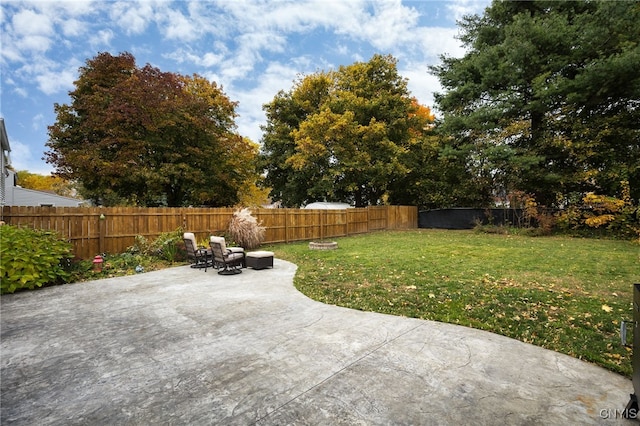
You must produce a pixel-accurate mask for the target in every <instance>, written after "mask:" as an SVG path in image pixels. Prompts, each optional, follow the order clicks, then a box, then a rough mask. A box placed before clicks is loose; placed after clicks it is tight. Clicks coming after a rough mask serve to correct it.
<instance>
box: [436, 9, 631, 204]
mask: <svg viewBox="0 0 640 426" xmlns="http://www.w3.org/2000/svg"><path fill="white" fill-rule="evenodd" d="M639 19H640V4H639V3H638V2H607V1H588V2H573V1H561V2H556V1H529V2H498V1H496V2H494V3H492V5H491V6H490V7H489V8H487V9H486V10H485V13H484V15H483V16H471V17H465V18H464V19H463V21H462V22H461V23H460V26H461V30H462V35H461V37H460V38H461V40H462V42H463V43H464V45H465V46H466V47H467V49H468V53H467V54H466V55H465V56H464V57H462V58H450V57H443V58H442V64H441V65H438V66H434V67H432V68H431V70H432V72H433V73H434V74H435V75H436V76H437V77H438V78H439V80H440V82H441V83H442V86H443V87H444V88H445V90H446V91H445V92H444V93H441V94H437V96H436V102H437V104H438V107H439V109H440V110H441V111H443V113H444V120H443V131H444V132H445V133H446V134H448V135H449V136H451V139H450V140H449V150H451V151H452V152H456V153H457V154H459V155H460V158H461V161H462V162H463V164H465V167H466V168H467V169H468V170H469V171H470V172H471V173H472V174H473V175H474V176H476V177H480V178H482V177H483V176H484V177H485V178H486V181H487V185H489V186H490V189H491V191H492V192H494V193H500V192H505V191H506V192H508V191H513V190H523V191H525V192H527V193H531V194H533V195H534V196H535V197H536V199H538V200H539V201H540V202H542V203H543V204H546V205H552V204H554V203H555V202H557V201H562V202H564V201H565V200H566V199H567V198H568V196H569V194H571V193H573V192H581V193H584V192H587V191H593V190H596V191H599V192H600V193H605V194H607V195H616V193H617V192H620V191H621V188H622V187H621V184H620V182H621V181H625V180H629V181H633V182H636V183H635V186H634V187H633V188H632V189H631V192H632V196H633V197H634V198H636V199H637V198H638V197H639V196H640V183H638V182H640V169H639V167H640V166H638V165H639V164H640V143H639V142H640V108H639V107H640V74H638V72H637V70H638V69H640V46H639V44H638V43H639V40H640V26H639V25H638V24H637V23H638V22H639Z"/></svg>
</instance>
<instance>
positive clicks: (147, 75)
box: [46, 53, 257, 206]
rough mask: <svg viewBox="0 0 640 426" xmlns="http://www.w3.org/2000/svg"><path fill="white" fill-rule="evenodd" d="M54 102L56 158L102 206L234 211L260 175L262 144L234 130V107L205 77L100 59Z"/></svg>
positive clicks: (124, 59) (62, 172) (130, 60)
mask: <svg viewBox="0 0 640 426" xmlns="http://www.w3.org/2000/svg"><path fill="white" fill-rule="evenodd" d="M75 86H76V87H75V90H73V91H71V92H70V93H69V96H70V97H71V103H70V104H69V105H58V104H56V105H55V111H56V114H57V120H56V123H55V124H54V125H52V126H50V127H49V141H48V143H47V146H48V147H49V148H50V150H49V151H48V152H47V153H46V156H47V157H46V158H47V161H48V162H49V163H51V164H53V165H54V166H55V167H56V174H58V175H59V176H61V177H63V178H66V179H70V180H76V181H78V182H80V183H81V188H82V190H81V191H82V194H83V195H84V196H85V198H88V199H92V200H94V202H96V203H99V204H103V205H115V204H128V205H139V206H157V205H167V206H184V205H210V206H226V205H232V204H234V203H236V202H237V201H238V192H239V190H240V188H241V186H242V185H245V184H246V182H247V181H248V180H250V177H251V176H255V165H254V161H255V156H256V155H257V146H255V145H254V144H252V143H250V142H249V141H248V140H246V139H244V138H242V137H240V136H239V135H238V134H236V132H235V122H234V120H235V116H236V113H235V106H236V105H235V103H234V102H232V101H231V100H229V98H228V97H227V96H226V95H225V94H224V93H223V92H222V90H221V89H220V88H218V87H217V85H216V84H215V83H210V82H209V81H207V80H206V79H204V78H202V77H200V76H197V75H194V76H182V75H179V74H175V73H169V72H162V71H160V70H159V69H157V68H154V67H151V66H150V65H146V66H145V67H142V68H139V67H137V66H136V64H135V59H134V57H133V56H132V55H131V54H128V53H124V54H121V55H119V56H112V55H110V54H108V53H101V54H99V55H97V56H96V57H95V58H93V59H90V60H88V61H87V63H86V66H84V67H82V68H81V69H80V76H79V78H78V80H77V81H76V82H75Z"/></svg>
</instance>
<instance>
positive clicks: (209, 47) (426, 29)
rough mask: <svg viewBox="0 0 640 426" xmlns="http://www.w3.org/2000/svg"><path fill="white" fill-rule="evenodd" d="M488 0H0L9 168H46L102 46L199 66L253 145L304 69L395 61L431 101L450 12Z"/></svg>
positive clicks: (166, 65)
mask: <svg viewBox="0 0 640 426" xmlns="http://www.w3.org/2000/svg"><path fill="white" fill-rule="evenodd" d="M489 3H490V0H449V1H435V0H434V1H430V0H423V1H415V0H414V1H406V0H405V1H401V0H292V1H289V0H211V1H205V0H197V1H185V0H182V1H168V0H150V1H105V0H102V1H84V0H73V1H64V0H63V1H60V0H57V1H52V0H47V1H12V0H1V6H0V7H1V9H0V23H1V25H2V28H1V33H2V40H1V43H2V44H1V47H0V52H1V53H0V67H1V68H0V72H1V77H0V78H1V92H0V96H1V105H0V116H2V117H3V118H4V121H5V125H6V128H7V134H8V136H9V141H10V144H11V148H12V152H11V160H12V164H13V166H14V168H16V169H17V170H29V171H30V172H32V173H42V174H48V173H50V172H51V171H53V168H52V167H51V165H49V164H47V163H46V162H45V161H44V160H42V157H43V156H44V152H45V150H46V146H45V144H46V142H47V126H49V125H51V124H53V123H54V122H55V114H54V110H53V106H54V103H59V104H68V103H69V102H70V99H69V96H68V92H69V91H71V90H73V88H74V86H73V82H74V80H76V78H77V76H78V68H79V67H81V66H82V65H84V64H85V62H86V61H87V59H90V58H93V57H94V56H96V55H97V54H98V53H99V52H110V53H111V54H114V55H117V54H119V53H121V52H130V53H132V54H133V55H134V57H135V58H136V62H137V64H138V66H144V65H145V64H147V63H149V64H151V65H153V66H156V67H158V68H159V69H160V70H162V71H168V72H177V73H180V74H184V75H191V74H194V73H197V74H199V75H201V76H204V77H206V78H208V79H210V80H212V81H215V82H217V83H218V84H221V85H222V87H223V90H224V92H225V93H226V94H227V96H228V97H229V98H230V99H231V100H233V101H236V102H238V103H239V105H238V108H237V112H238V114H239V117H238V118H237V120H236V124H237V126H238V132H239V133H240V134H241V135H243V136H247V137H249V138H251V139H252V140H253V141H254V142H260V138H261V131H260V125H261V124H264V120H265V118H264V113H263V111H262V105H263V104H264V103H267V102H270V101H271V100H272V99H273V97H274V96H275V95H276V93H277V92H278V91H279V90H285V91H286V90H289V89H291V87H292V86H293V82H294V80H295V79H296V78H297V77H298V76H300V75H305V74H311V73H313V72H316V71H319V70H324V71H328V70H330V69H335V68H337V67H339V66H340V65H349V64H352V63H354V62H356V61H367V60H369V59H370V58H371V56H372V55H374V54H375V53H381V54H391V55H393V56H394V57H396V58H397V59H398V68H399V71H400V74H401V75H402V76H403V77H405V78H407V79H408V81H409V89H410V90H411V92H412V95H413V96H415V97H416V98H418V100H419V101H420V102H421V103H423V104H425V105H428V106H432V103H433V93H434V92H437V91H439V90H440V86H439V84H438V81H437V79H436V78H435V77H433V76H432V75H430V74H429V73H428V70H427V67H428V66H429V65H434V64H437V63H438V62H439V59H438V57H439V55H441V54H448V55H451V56H461V55H463V53H464V51H463V50H462V48H461V46H460V43H459V41H458V40H456V39H455V35H456V34H457V33H458V28H457V26H456V20H457V19H460V18H461V17H462V16H463V15H465V14H472V13H478V14H481V13H482V12H483V10H484V8H485V7H487V6H488V5H489Z"/></svg>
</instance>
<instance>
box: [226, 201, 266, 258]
mask: <svg viewBox="0 0 640 426" xmlns="http://www.w3.org/2000/svg"><path fill="white" fill-rule="evenodd" d="M228 231H229V237H230V238H231V240H233V241H235V243H236V244H238V245H239V246H240V247H244V248H245V249H247V250H251V249H255V248H257V247H259V246H260V244H261V243H262V241H264V234H265V228H264V227H263V226H261V225H260V224H259V223H258V221H257V220H256V218H255V217H253V215H252V214H251V210H249V209H248V208H243V209H240V210H236V211H235V212H234V213H233V216H232V217H231V220H230V221H229V230H228Z"/></svg>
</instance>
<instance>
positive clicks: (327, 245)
mask: <svg viewBox="0 0 640 426" xmlns="http://www.w3.org/2000/svg"><path fill="white" fill-rule="evenodd" d="M309 248H310V249H311V250H335V249H337V248H338V243H337V242H335V241H327V242H324V241H322V242H319V241H311V242H310V243H309Z"/></svg>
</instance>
